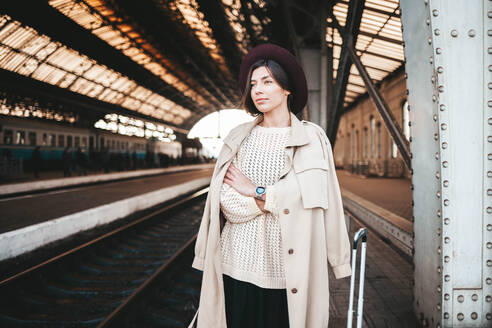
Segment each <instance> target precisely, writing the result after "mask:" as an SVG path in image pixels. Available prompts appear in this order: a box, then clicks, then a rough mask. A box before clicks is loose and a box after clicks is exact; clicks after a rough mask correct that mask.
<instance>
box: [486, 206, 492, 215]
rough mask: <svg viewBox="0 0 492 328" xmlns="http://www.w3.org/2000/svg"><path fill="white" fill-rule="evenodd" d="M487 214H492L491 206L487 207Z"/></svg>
mask: <svg viewBox="0 0 492 328" xmlns="http://www.w3.org/2000/svg"><path fill="white" fill-rule="evenodd" d="M487 213H489V214H490V213H492V207H490V206H489V207H487Z"/></svg>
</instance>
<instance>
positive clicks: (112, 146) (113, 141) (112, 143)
mask: <svg viewBox="0 0 492 328" xmlns="http://www.w3.org/2000/svg"><path fill="white" fill-rule="evenodd" d="M115 148H116V141H115V140H111V149H115Z"/></svg>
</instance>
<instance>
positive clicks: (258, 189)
mask: <svg viewBox="0 0 492 328" xmlns="http://www.w3.org/2000/svg"><path fill="white" fill-rule="evenodd" d="M265 190H266V189H265V187H256V193H257V194H260V195H261V194H263V193H264V192H265Z"/></svg>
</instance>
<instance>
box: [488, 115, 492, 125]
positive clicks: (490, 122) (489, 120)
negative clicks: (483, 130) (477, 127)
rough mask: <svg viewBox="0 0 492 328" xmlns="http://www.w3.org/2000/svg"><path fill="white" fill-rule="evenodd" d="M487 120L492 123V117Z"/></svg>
mask: <svg viewBox="0 0 492 328" xmlns="http://www.w3.org/2000/svg"><path fill="white" fill-rule="evenodd" d="M487 122H488V123H489V125H492V118H491V117H489V119H488V120H487Z"/></svg>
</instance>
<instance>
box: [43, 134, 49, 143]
mask: <svg viewBox="0 0 492 328" xmlns="http://www.w3.org/2000/svg"><path fill="white" fill-rule="evenodd" d="M47 144H48V135H47V134H46V133H43V142H42V145H43V146H46V145H47Z"/></svg>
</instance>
